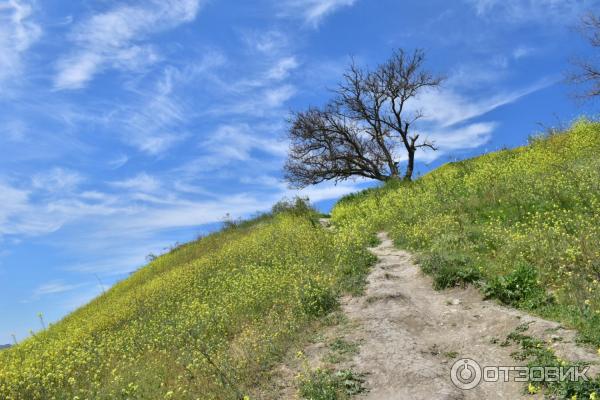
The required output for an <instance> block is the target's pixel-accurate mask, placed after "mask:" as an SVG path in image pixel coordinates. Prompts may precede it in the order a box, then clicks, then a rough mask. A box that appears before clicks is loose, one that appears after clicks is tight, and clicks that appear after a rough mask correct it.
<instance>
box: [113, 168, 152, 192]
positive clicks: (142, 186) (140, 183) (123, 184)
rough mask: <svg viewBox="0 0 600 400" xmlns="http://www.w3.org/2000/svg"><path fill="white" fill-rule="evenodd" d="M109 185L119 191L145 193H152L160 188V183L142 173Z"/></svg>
mask: <svg viewBox="0 0 600 400" xmlns="http://www.w3.org/2000/svg"><path fill="white" fill-rule="evenodd" d="M111 185H112V186H114V187H117V188H121V189H127V190H133V191H139V192H146V193H149V192H154V191H156V190H157V189H158V188H160V182H159V181H158V180H157V179H156V178H154V177H152V176H150V175H148V174H146V173H145V172H142V173H140V174H138V175H136V176H134V177H133V178H130V179H125V180H122V181H116V182H111Z"/></svg>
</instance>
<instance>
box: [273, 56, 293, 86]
mask: <svg viewBox="0 0 600 400" xmlns="http://www.w3.org/2000/svg"><path fill="white" fill-rule="evenodd" d="M296 68H298V61H297V60H296V57H293V56H291V57H284V58H282V59H280V60H277V62H276V64H275V65H274V66H273V67H272V68H271V69H269V71H267V79H272V80H276V81H280V80H283V79H286V78H287V77H288V76H289V75H290V72H291V71H293V70H294V69H296Z"/></svg>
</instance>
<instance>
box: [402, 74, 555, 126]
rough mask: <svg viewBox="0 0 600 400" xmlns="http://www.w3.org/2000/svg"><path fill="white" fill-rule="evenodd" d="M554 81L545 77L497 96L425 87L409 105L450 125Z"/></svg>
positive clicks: (426, 118)
mask: <svg viewBox="0 0 600 400" xmlns="http://www.w3.org/2000/svg"><path fill="white" fill-rule="evenodd" d="M553 83H554V81H551V80H547V79H544V80H542V81H540V82H538V83H536V84H533V85H531V86H528V87H525V88H521V89H517V90H514V91H510V92H505V93H500V94H496V95H493V96H483V95H482V96H479V98H475V99H474V98H472V97H467V96H465V95H463V94H461V93H459V92H458V91H457V90H456V89H455V88H454V87H452V86H451V85H448V86H447V87H445V88H441V89H433V90H427V91H423V92H422V93H421V94H420V95H419V96H417V97H416V98H415V99H414V101H412V102H411V103H410V104H409V105H408V106H409V107H408V109H409V110H411V111H415V110H421V111H422V112H423V114H424V120H426V121H432V122H434V123H435V124H437V125H438V126H441V127H448V126H452V125H455V124H458V123H461V122H464V121H467V120H469V119H472V118H475V117H479V116H482V115H484V114H486V113H488V112H490V111H492V110H494V109H496V108H498V107H501V106H504V105H507V104H510V103H513V102H515V101H517V100H519V99H520V98H522V97H524V96H527V95H528V94H531V93H534V92H536V91H538V90H540V89H543V88H545V87H548V86H549V85H551V84H553Z"/></svg>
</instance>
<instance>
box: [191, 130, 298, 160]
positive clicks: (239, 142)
mask: <svg viewBox="0 0 600 400" xmlns="http://www.w3.org/2000/svg"><path fill="white" fill-rule="evenodd" d="M263 130H267V132H264V131H263ZM269 133H270V132H268V129H267V128H265V127H261V126H259V127H257V128H255V129H253V128H251V127H250V125H248V124H237V125H232V124H230V125H221V126H219V127H218V128H217V130H216V131H215V132H213V133H211V134H210V135H207V139H206V140H204V141H203V142H202V143H201V144H200V149H201V150H202V152H203V153H204V154H203V155H202V156H200V157H199V158H197V159H196V160H195V161H194V164H195V165H200V166H202V168H203V169H204V170H211V169H215V168H218V167H221V166H224V165H228V164H230V163H232V162H239V161H248V160H250V158H251V156H252V152H255V151H257V152H262V153H267V154H269V155H271V156H275V157H283V156H285V154H286V152H287V148H288V144H287V142H286V141H283V140H276V139H274V138H273V137H272V136H271V135H269Z"/></svg>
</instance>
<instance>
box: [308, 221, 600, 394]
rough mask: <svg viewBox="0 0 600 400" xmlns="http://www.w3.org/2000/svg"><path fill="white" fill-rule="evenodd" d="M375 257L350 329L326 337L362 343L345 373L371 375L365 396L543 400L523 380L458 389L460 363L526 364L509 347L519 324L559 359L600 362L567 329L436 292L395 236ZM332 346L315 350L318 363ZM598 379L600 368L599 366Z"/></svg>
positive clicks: (469, 295) (351, 301)
mask: <svg viewBox="0 0 600 400" xmlns="http://www.w3.org/2000/svg"><path fill="white" fill-rule="evenodd" d="M378 236H379V239H380V241H381V243H380V244H379V245H378V246H377V247H375V248H372V249H371V251H372V252H373V253H374V254H375V255H376V256H377V257H378V262H377V264H376V265H375V266H374V267H373V269H372V271H371V273H370V274H369V276H368V282H367V286H366V290H365V293H364V295H363V296H361V297H346V298H344V299H343V301H342V310H343V311H344V313H345V314H346V316H347V318H348V319H349V324H348V326H349V327H350V328H349V329H344V330H341V331H340V330H339V329H338V330H337V331H335V329H334V328H332V329H334V331H332V332H328V333H327V332H326V333H325V334H324V337H325V338H328V339H326V340H331V339H332V338H333V337H335V336H337V337H340V338H342V339H343V340H345V341H348V342H354V343H360V348H359V351H358V353H357V354H356V355H355V356H354V357H353V358H352V359H351V360H349V361H348V362H347V363H344V365H343V366H342V367H344V368H351V369H352V370H355V371H357V372H359V373H364V374H365V379H366V382H365V384H366V387H367V388H368V392H366V393H364V394H361V395H359V396H358V397H359V398H365V399H372V400H384V399H390V400H392V399H393V400H398V399H400V400H401V399H511V400H514V399H519V398H528V399H532V398H541V394H538V395H536V396H530V395H526V394H525V393H524V384H523V383H519V382H497V383H490V382H482V383H481V384H480V385H478V386H477V387H475V388H473V389H471V390H461V389H458V388H457V387H455V386H454V385H453V383H452V381H451V379H450V369H451V366H452V364H453V363H454V362H455V361H456V360H457V359H460V358H471V359H473V360H476V361H477V362H478V363H479V364H480V365H481V366H515V365H523V362H521V363H519V362H518V361H515V360H514V359H513V357H512V356H511V353H513V352H514V351H515V350H517V348H516V347H515V345H514V344H513V345H508V346H507V345H505V346H501V345H500V344H499V343H501V342H502V341H503V340H504V339H505V338H506V337H507V336H508V335H509V334H510V333H511V332H513V331H514V330H515V329H516V328H517V327H518V326H522V325H523V324H528V325H529V329H528V331H527V334H528V335H531V336H534V337H537V338H539V339H542V340H544V341H547V342H548V345H549V346H551V347H553V348H554V350H555V352H556V354H557V355H558V356H559V357H561V358H563V359H568V360H572V361H578V360H581V361H586V362H590V363H592V364H595V363H598V361H599V360H598V357H597V355H596V354H595V352H594V351H593V350H592V349H588V348H584V347H580V346H578V345H576V344H575V337H576V333H575V332H574V331H571V330H567V329H564V328H563V327H562V326H561V325H560V324H558V323H556V322H552V321H547V320H543V319H541V318H537V317H533V316H531V315H528V314H526V313H523V312H521V311H518V310H515V309H511V308H507V307H503V306H501V305H498V304H496V303H494V302H492V301H485V300H483V299H482V296H481V294H480V293H479V291H478V290H477V289H475V288H468V289H462V288H455V289H450V290H444V291H435V290H434V289H433V288H432V282H431V279H430V278H429V277H427V276H425V275H424V274H423V273H422V271H421V270H420V268H419V267H418V266H417V265H415V263H414V262H413V261H412V256H411V255H410V254H409V253H407V252H405V251H401V250H398V249H396V248H395V247H394V246H393V243H392V241H391V240H390V239H389V237H388V236H387V234H385V233H380V234H379V235H378ZM326 347H327V346H326V344H324V343H316V344H313V345H312V346H311V347H310V348H309V349H307V354H308V355H309V357H310V358H311V359H312V360H313V362H314V363H316V364H319V363H321V364H322V363H323V362H322V361H321V362H320V361H317V360H318V359H319V358H320V356H322V355H323V354H324V352H325V351H326ZM593 370H595V371H593V373H596V372H597V368H595V367H593Z"/></svg>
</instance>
